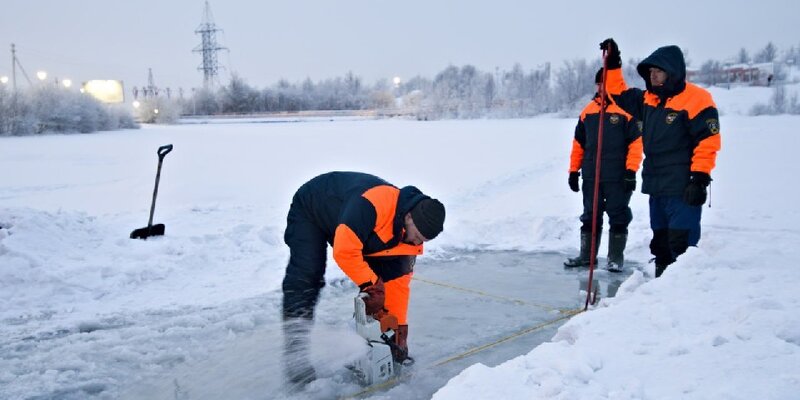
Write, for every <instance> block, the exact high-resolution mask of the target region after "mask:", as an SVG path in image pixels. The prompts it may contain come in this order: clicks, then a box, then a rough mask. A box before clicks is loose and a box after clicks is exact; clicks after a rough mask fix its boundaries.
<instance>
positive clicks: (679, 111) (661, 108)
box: [606, 46, 721, 196]
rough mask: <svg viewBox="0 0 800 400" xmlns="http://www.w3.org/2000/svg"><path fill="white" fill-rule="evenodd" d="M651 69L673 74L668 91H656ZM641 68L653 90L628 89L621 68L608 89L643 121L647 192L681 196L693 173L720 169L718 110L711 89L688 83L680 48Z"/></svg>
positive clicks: (655, 54) (647, 60) (611, 72)
mask: <svg viewBox="0 0 800 400" xmlns="http://www.w3.org/2000/svg"><path fill="white" fill-rule="evenodd" d="M650 67H658V68H660V69H662V70H664V71H665V72H666V73H667V75H668V76H669V78H668V81H667V83H666V84H665V85H664V86H663V87H658V88H653V87H651V85H650V79H649V68H650ZM637 69H638V71H639V75H641V76H642V78H643V79H644V80H645V81H646V82H647V91H642V90H641V89H636V88H631V89H626V86H625V81H624V79H623V77H622V70H621V69H619V68H618V69H612V70H609V71H608V76H607V80H606V82H607V83H606V89H607V91H608V93H610V94H611V95H612V97H613V99H614V101H615V102H616V103H617V104H618V105H619V106H620V107H621V108H622V109H624V110H625V111H626V112H628V113H630V114H631V115H632V116H633V117H634V118H635V119H638V120H640V121H642V125H643V131H642V145H643V148H644V155H645V158H644V164H643V169H642V192H644V193H647V194H650V195H657V196H674V195H681V194H682V193H683V191H684V189H685V188H686V185H687V183H688V182H689V176H690V172H692V171H699V172H705V173H707V174H711V170H712V169H714V166H715V163H716V158H717V152H718V151H719V149H720V147H721V139H720V128H719V114H718V112H717V107H716V105H715V104H714V101H713V100H712V98H711V94H710V93H708V91H706V90H705V89H702V88H700V87H698V86H696V85H694V84H691V83H689V82H686V65H685V63H684V59H683V53H682V52H681V50H680V48H678V47H677V46H666V47H661V48H659V49H657V50H656V51H655V52H653V54H651V55H650V56H649V57H647V58H645V59H644V60H643V61H642V62H641V63H640V64H639V66H638V68H637Z"/></svg>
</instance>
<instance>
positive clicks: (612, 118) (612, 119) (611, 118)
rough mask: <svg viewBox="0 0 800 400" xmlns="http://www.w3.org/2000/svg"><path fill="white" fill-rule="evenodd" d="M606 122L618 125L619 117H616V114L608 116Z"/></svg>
mask: <svg viewBox="0 0 800 400" xmlns="http://www.w3.org/2000/svg"><path fill="white" fill-rule="evenodd" d="M608 122H611V123H612V124H618V123H619V115H617V114H611V115H609V116H608Z"/></svg>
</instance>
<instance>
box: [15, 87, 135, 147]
mask: <svg viewBox="0 0 800 400" xmlns="http://www.w3.org/2000/svg"><path fill="white" fill-rule="evenodd" d="M137 127H138V126H137V125H136V123H135V122H134V121H133V117H132V116H131V115H130V113H128V112H126V111H125V110H123V109H119V108H115V107H113V106H108V105H104V104H101V103H100V102H98V101H97V100H95V99H94V98H93V97H91V96H88V95H84V94H80V93H77V92H72V91H68V90H64V89H62V88H57V87H40V88H35V89H33V90H25V91H20V92H18V93H17V95H16V96H14V95H13V94H12V93H11V92H10V91H8V90H7V89H5V88H0V135H31V134H41V133H50V132H56V133H89V132H95V131H104V130H114V129H129V128H137Z"/></svg>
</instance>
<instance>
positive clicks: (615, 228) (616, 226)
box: [581, 180, 633, 233]
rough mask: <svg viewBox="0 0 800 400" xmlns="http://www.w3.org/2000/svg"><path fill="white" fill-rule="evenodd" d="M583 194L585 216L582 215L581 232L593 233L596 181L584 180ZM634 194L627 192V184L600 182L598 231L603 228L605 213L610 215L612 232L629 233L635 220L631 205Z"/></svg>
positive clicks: (609, 222)
mask: <svg viewBox="0 0 800 400" xmlns="http://www.w3.org/2000/svg"><path fill="white" fill-rule="evenodd" d="M581 192H583V214H581V222H582V223H583V225H582V226H581V231H583V232H591V231H592V207H593V202H594V180H584V181H583V184H582V186H581ZM631 194H632V192H628V191H626V190H625V183H624V182H622V181H619V182H600V191H599V201H598V202H597V230H598V231H599V230H601V229H602V228H603V212H605V213H606V214H608V224H609V225H610V226H611V232H614V233H627V232H628V225H629V224H630V223H631V220H633V213H632V212H631V208H630V207H629V204H630V202H631Z"/></svg>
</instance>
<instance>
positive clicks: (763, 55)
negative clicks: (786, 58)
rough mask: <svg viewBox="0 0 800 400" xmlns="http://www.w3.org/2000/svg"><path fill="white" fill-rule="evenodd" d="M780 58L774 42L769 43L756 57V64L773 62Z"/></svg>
mask: <svg viewBox="0 0 800 400" xmlns="http://www.w3.org/2000/svg"><path fill="white" fill-rule="evenodd" d="M777 56H778V48H777V47H775V45H774V44H772V42H769V43H767V45H766V46H764V48H763V49H761V51H759V52H758V53H757V54H756V56H755V57H754V61H755V62H759V63H763V62H773V61H775V58H776V57H777Z"/></svg>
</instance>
